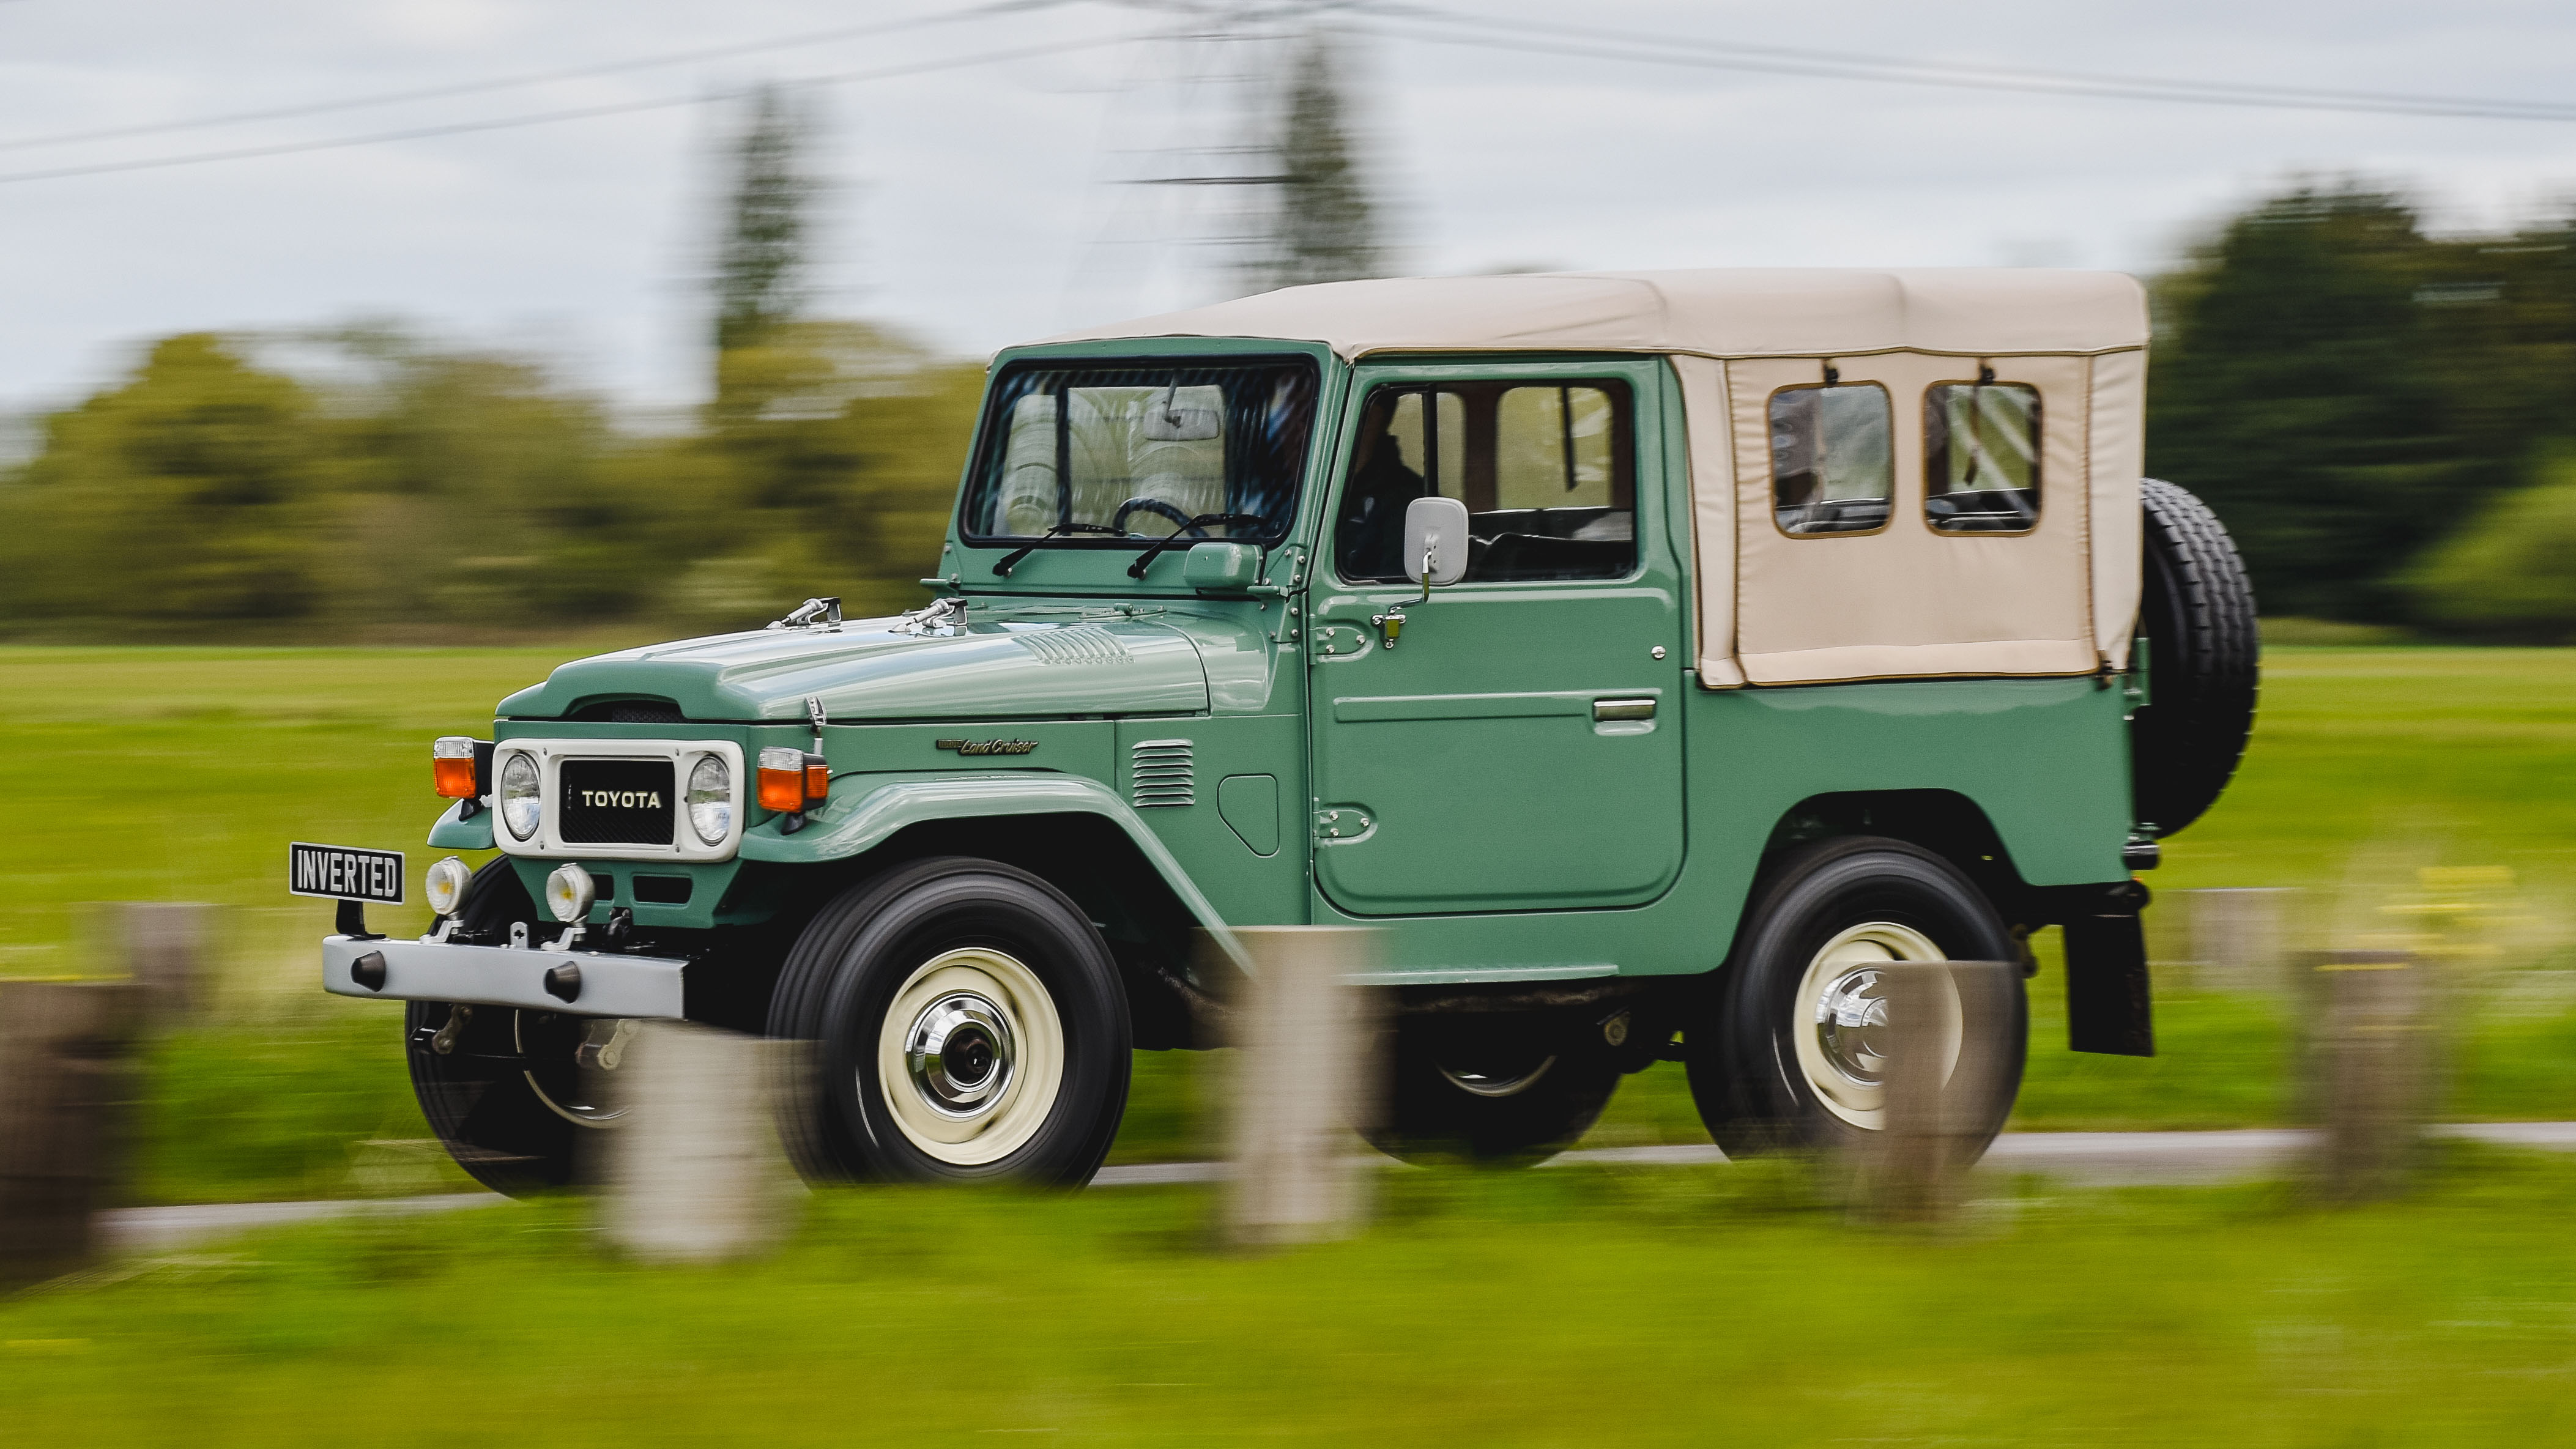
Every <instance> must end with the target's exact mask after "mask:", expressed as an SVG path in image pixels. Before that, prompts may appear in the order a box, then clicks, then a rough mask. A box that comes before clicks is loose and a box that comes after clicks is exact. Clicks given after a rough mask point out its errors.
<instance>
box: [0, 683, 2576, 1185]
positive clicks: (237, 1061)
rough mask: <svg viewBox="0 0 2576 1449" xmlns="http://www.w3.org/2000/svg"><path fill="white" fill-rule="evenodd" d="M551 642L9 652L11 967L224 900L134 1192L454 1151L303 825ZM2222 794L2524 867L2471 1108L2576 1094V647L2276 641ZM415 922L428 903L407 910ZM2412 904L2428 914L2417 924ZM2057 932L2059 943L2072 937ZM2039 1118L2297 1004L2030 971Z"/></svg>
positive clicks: (2125, 1095)
mask: <svg viewBox="0 0 2576 1449" xmlns="http://www.w3.org/2000/svg"><path fill="white" fill-rule="evenodd" d="M571 652H574V651H571V650H568V649H565V648H551V649H508V650H503V649H474V650H384V649H377V650H314V649H196V648H189V649H160V648H128V649H52V648H5V649H0V792H5V794H0V798H6V799H8V800H10V801H11V802H12V804H13V808H12V809H11V810H10V812H9V816H8V818H9V820H10V823H11V825H12V826H13V827H14V828H12V829H11V830H9V831H7V832H5V833H0V974H8V975H17V976H65V975H81V974H86V973H91V972H95V971H97V970H99V969H101V963H102V960H103V957H102V954H101V953H100V952H99V951H98V950H97V949H96V947H95V942H94V940H92V939H90V937H92V936H94V934H95V932H94V930H93V929H92V928H90V927H88V926H86V925H85V924H84V918H83V915H82V913H81V911H80V910H79V909H78V907H79V905H80V904H81V903H83V902H90V901H103V900H202V901H213V902H218V903H220V904H222V905H224V906H226V907H228V908H229V909H228V912H227V928H226V931H225V937H224V941H223V953H222V954H223V960H222V963H221V966H222V969H221V971H220V973H219V980H218V983H217V989H215V990H214V991H213V992H211V993H210V996H209V1000H208V1001H207V1003H206V1009H205V1012H204V1014H203V1017H202V1020H201V1021H200V1023H199V1024H197V1025H194V1026H192V1027H190V1028H189V1029H187V1030H183V1031H180V1032H177V1033H175V1034H173V1035H171V1036H169V1037H167V1038H166V1039H164V1040H163V1041H162V1042H160V1043H159V1044H158V1045H157V1046H156V1048H155V1049H154V1052H153V1055H152V1072H151V1076H150V1093H151V1100H150V1107H149V1110H148V1111H147V1112H146V1113H145V1114H144V1120H143V1123H142V1127H143V1141H142V1158H141V1175H140V1180H139V1183H138V1186H137V1192H138V1195H139V1196H140V1197H141V1198H142V1199H143V1200H147V1201H194V1200H223V1199H251V1198H268V1197H296V1196H316V1195H345V1194H357V1193H376V1192H403V1191H426V1190H431V1189H434V1188H435V1187H437V1186H440V1185H442V1184H451V1185H452V1184H454V1183H456V1182H458V1181H459V1180H460V1179H459V1178H458V1177H457V1175H456V1174H455V1173H454V1171H453V1169H452V1168H449V1167H447V1166H446V1165H445V1164H444V1163H443V1162H442V1161H440V1160H439V1159H438V1158H437V1157H436V1156H435V1155H434V1154H429V1153H424V1152H422V1151H420V1150H419V1148H418V1143H419V1141H420V1139H421V1138H423V1137H424V1136H425V1135H426V1131H425V1128H424V1127H423V1125H422V1124H421V1122H420V1120H419V1117H418V1115H417V1113H416V1112H415V1111H414V1110H413V1108H412V1105H411V1102H410V1093H409V1088H408V1086H407V1084H406V1083H405V1081H404V1078H403V1071H402V1063H401V1055H400V1050H399V1042H398V1040H397V1035H398V1030H397V1028H396V1026H395V1025H394V1020H395V1019H394V1016H393V1013H392V1012H391V1011H390V1010H389V1009H387V1008H384V1007H382V1006H376V1005H370V1004H367V1003H361V1002H349V1001H342V1000H338V999H335V998H326V997H324V996H322V995H321V994H320V993H319V991H318V990H316V989H315V987H314V986H313V973H314V966H313V949H312V943H313V942H314V941H315V940H316V939H317V938H318V937H319V936H321V935H322V934H323V933H324V932H326V931H327V930H328V929H329V920H330V908H329V906H328V905H327V903H323V902H317V901H296V900H293V899H292V898H290V897H288V896H286V895H285V894H284V892H283V888H282V882H283V872H284V867H285V844H286V842H287V841H288V840H290V839H318V840H330V841H339V842H345V843H351V844H374V845H385V846H394V847H402V848H408V849H412V850H415V851H417V850H419V849H420V847H419V845H418V841H419V840H420V837H421V834H422V832H423V831H425V830H426V828H427V826H428V822H429V821H430V820H431V819H432V818H433V817H434V815H435V813H436V803H435V802H434V800H433V799H432V797H431V796H430V794H429V791H428V771H427V768H426V758H425V757H426V755H427V748H426V747H427V742H428V741H429V739H430V738H432V737H433V736H435V735H439V734H444V733H464V734H480V733H481V732H482V731H483V730H484V728H485V727H486V726H487V725H488V723H489V720H490V710H491V707H492V704H493V702H494V701H496V700H498V699H499V698H500V697H501V696H502V695H504V694H506V693H508V692H509V691H510V690H512V689H515V688H517V687H519V686H520V685H523V684H526V683H529V682H532V681H534V680H536V679H538V678H540V677H542V676H543V674H544V672H545V671H546V670H547V669H548V668H549V667H551V666H552V665H553V664H554V663H556V662H558V661H560V660H561V659H563V658H565V657H567V656H568V654H569V653H571ZM2265 674H2266V677H2265V685H2264V703H2263V714H2262V722H2261V725H2260V728H2259V730H2258V732H2257V735H2256V740H2255V745H2254V748H2253V751H2252V753H2251V755H2250V756H2249V758H2248V761H2247V764H2246V767H2245V770H2244V772H2243V774H2242V775H2241V776H2240V778H2239V779H2238V781H2237V783H2236V785H2235V786H2234V788H2233V789H2232V790H2231V791H2230V793H2229V795H2228V797H2227V798H2226V799H2225V800H2224V801H2222V802H2221V804H2220V805H2219V807H2218V809H2217V810H2216V811H2215V812H2213V813H2212V815H2211V816H2210V817H2209V818H2208V819H2207V820H2205V821H2203V822H2202V823H2201V824H2199V825H2197V826H2195V827H2194V828H2193V829H2192V830H2190V831H2189V832H2187V833H2185V834H2184V835H2182V836H2181V837H2179V838H2178V839H2176V840H2175V841H2173V842H2172V843H2171V845H2170V847H2169V853H2168V864H2167V865H2166V866H2165V868H2164V869H2162V870H2160V871H2159V872H2157V873H2156V875H2155V876H2154V877H2152V882H2153V884H2154V885H2155V886H2156V888H2157V889H2159V890H2172V889H2178V888H2191V887H2200V886H2239V885H2296V886H2307V887H2312V888H2315V889H2316V891H2317V893H2318V895H2319V897H2320V899H2321V900H2322V901H2323V902H2324V904H2323V905H2322V906H2321V907H2320V910H2321V918H2320V925H2319V930H2320V931H2321V932H2328V933H2341V934H2343V935H2350V934H2353V933H2355V932H2368V931H2372V930H2386V929H2389V922H2388V921H2386V920H2384V919H2382V915H2383V914H2384V913H2383V910H2382V908H2383V907H2384V906H2385V905H2386V904H2388V903H2390V902H2395V901H2402V899H2404V898H2406V897H2407V895H2408V893H2409V892H2415V891H2418V889H2419V883H2420V878H2419V875H2418V872H2419V870H2420V869H2421V868H2422V867H2425V866H2437V867H2438V866H2451V867H2458V866H2468V867H2504V868H2506V869H2509V870H2510V871H2511V872H2512V873H2513V877H2512V879H2513V885H2512V886H2511V887H2510V888H2509V889H2506V890H2503V891H2501V892H2497V893H2496V894H2497V896H2498V901H2497V910H2496V911H2495V912H2494V913H2493V914H2494V915H2495V916H2496V918H2497V919H2498V920H2501V921H2506V922H2508V923H2509V929H2506V928H2501V927H2500V928H2498V929H2497V930H2496V931H2494V932H2493V933H2492V934H2493V936H2494V940H2493V941H2491V942H2488V944H2490V945H2492V946H2494V947H2495V950H2494V952H2493V953H2492V955H2491V956H2489V957H2487V958H2483V964H2482V965H2481V966H2480V969H2479V970H2478V971H2477V972H2476V973H2474V974H2475V977H2476V981H2477V983H2478V984H2477V985H2476V987H2475V989H2474V991H2473V992H2472V994H2471V999H2472V1001H2473V1002H2474V1003H2475V1004H2476V1007H2477V1009H2476V1011H2475V1012H2474V1013H2473V1015H2472V1018H2471V1022H2470V1026H2469V1029H2468V1030H2467V1031H2466V1033H2465V1035H2464V1037H2463V1039H2462V1041H2461V1044H2460V1048H2459V1052H2458V1056H2457V1059H2458V1062H2459V1066H2460V1083H2459V1087H2458V1090H2457V1093H2456V1095H2455V1100H2454V1102H2453V1110H2454V1111H2455V1112H2456V1113H2458V1114H2459V1115H2463V1116H2474V1117H2561V1116H2576V988H2571V987H2570V985H2569V983H2571V982H2576V970H2570V969H2567V968H2569V967H2571V966H2576V961H2571V960H2570V959H2567V957H2566V954H2565V943H2566V941H2567V940H2568V939H2569V936H2570V934H2571V932H2570V928H2569V923H2570V922H2571V921H2576V650H2516V649H2441V648H2296V649H2276V650H2273V651H2271V653H2270V654H2269V655H2268V656H2267V659H2266V666H2265ZM377 919H378V920H379V922H380V923H381V924H382V925H384V926H388V927H391V928H394V929H409V930H417V929H419V928H420V926H421V924H422V922H423V921H424V920H425V913H424V912H423V911H421V910H420V909H419V908H417V907H415V908H412V909H411V910H409V911H408V912H401V911H397V912H379V913H378V915H377ZM2400 924H2405V923H2403V922H2401V923H2400ZM2049 949H2050V948H2049V947H2048V945H2047V943H2045V942H2043V957H2044V958H2045V957H2047V956H2048V954H2049ZM2032 985H2033V997H2032V1004H2033V1011H2032V1019H2033V1043H2034V1049H2033V1051H2032V1055H2031V1067H2030V1074H2029V1080H2028V1082H2027V1085H2026V1087H2025V1090H2024V1094H2023V1099H2022V1110H2021V1115H2020V1118H2019V1122H2020V1125H2023V1126H2026V1127H2039V1128H2063V1127H2108V1126H2133V1127H2148V1126H2230V1125H2243V1124H2252V1123H2265V1122H2273V1121H2278V1120H2281V1119H2282V1117H2283V1114H2284V1113H2285V1111H2286V1110H2287V1102H2288V1096H2287V1091H2286V1082H2287V1080H2288V1073H2287V1069H2286V1068H2287V1062H2288V1037H2287V1030H2286V1028H2287V1021H2286V1018H2287V1012H2288V1007H2287V1005H2286V1004H2285V1003H2283V1002H2280V1001H2278V1000H2275V999H2269V998H2264V997H2260V996H2247V995H2229V994H2221V993H2215V992H2198V993H2195V992H2194V991H2192V990H2191V989H2190V988H2191V986H2192V983H2191V982H2190V981H2189V980H2188V979H2186V978H2184V977H2181V976H2174V977H2170V978H2168V979H2166V980H2164V981H2163V982H2161V983H2160V987H2159V989H2160V991H2161V993H2162V999H2161V1000H2160V1003H2159V1011H2158V1021H2157V1028H2158V1033H2159V1038H2160V1046H2161V1054H2160V1055H2159V1056H2157V1057H2155V1058H2153V1059H2150V1060H2133V1059H2125V1058H2107V1057H2077V1056H2072V1055H2070V1054H2068V1053H2066V1052H2064V1051H2063V1050H2060V1049H2058V1043H2060V1042H2062V1040H2063V1024H2062V1015H2061V1012H2060V1008H2059V996H2058V985H2057V982H2056V979H2055V972H2054V969H2053V967H2051V968H2050V969H2048V970H2046V971H2044V972H2043V974H2042V976H2041V977H2040V979H2039V980H2037V981H2035V982H2034V983H2033V984H2032ZM1205 1067H1206V1063H1205V1061H1204V1059H1202V1058H1199V1057H1196V1056H1194V1055H1191V1054H1185V1053H1142V1054H1140V1055H1139V1058H1138V1075H1137V1088H1136V1101H1135V1106H1134V1108H1133V1110H1132V1112H1131V1120H1130V1126H1129V1130H1128V1132H1127V1134H1126V1135H1125V1136H1124V1137H1123V1138H1122V1140H1121V1143H1120V1147H1119V1157H1120V1158H1122V1159H1127V1160H1134V1159H1138V1158H1151V1157H1156V1156H1169V1155H1174V1154H1186V1153H1190V1152H1193V1151H1195V1150H1197V1149H1198V1145H1199V1134H1200V1133H1201V1131H1202V1126H1201V1123H1202V1120H1203V1114H1201V1113H1199V1112H1198V1111H1197V1110H1196V1107H1195V1104H1196V1103H1197V1101H1198V1100H1199V1098H1200V1097H1201V1096H1202V1095H1203V1083H1202V1079H1203V1077H1204V1076H1205ZM1595 1138H1596V1140H1598V1141H1601V1142H1617V1143H1628V1142H1641V1141H1656V1140H1704V1138H1703V1137H1702V1135H1701V1133H1700V1131H1699V1128H1698V1125H1697V1122H1696V1120H1695V1118H1694V1117H1693V1116H1692V1114H1691V1110H1690V1104H1689V1100H1688V1095H1687V1093H1686V1091H1684V1090H1683V1087H1682V1083H1681V1081H1680V1076H1679V1072H1678V1069H1676V1068H1672V1067H1659V1068H1657V1069H1655V1070H1653V1071H1650V1072H1647V1073H1643V1074H1641V1075H1639V1076H1638V1077H1635V1078H1632V1079H1630V1081H1629V1082H1628V1083H1627V1085H1626V1086H1625V1087H1623V1089H1622V1091H1621V1093H1620V1096H1619V1097H1618V1099H1617V1100H1616V1101H1614V1103H1613V1104H1612V1107H1611V1110H1610V1113H1609V1114H1608V1116H1607V1117H1606V1118H1605V1119H1604V1121H1603V1123H1602V1125H1601V1126H1600V1127H1599V1128H1598V1129H1596V1133H1595Z"/></svg>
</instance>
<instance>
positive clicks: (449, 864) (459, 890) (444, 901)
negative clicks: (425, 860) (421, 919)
mask: <svg viewBox="0 0 2576 1449" xmlns="http://www.w3.org/2000/svg"><path fill="white" fill-rule="evenodd" d="M473 878H474V872H473V871H471V870H468V869H466V867H465V862H463V861H461V860H458V859H457V858H456V857H455V856H452V855H451V856H449V857H448V858H447V859H445V860H442V861H440V862H438V863H437V864H436V865H433V866H431V867H430V868H429V875H428V877H427V878H426V879H424V880H422V881H421V883H420V890H421V894H423V895H425V896H427V897H429V911H430V914H431V915H434V916H452V915H455V914H456V907H457V906H458V904H459V903H461V902H462V901H464V899H465V883H466V882H467V881H469V880H472V879H473Z"/></svg>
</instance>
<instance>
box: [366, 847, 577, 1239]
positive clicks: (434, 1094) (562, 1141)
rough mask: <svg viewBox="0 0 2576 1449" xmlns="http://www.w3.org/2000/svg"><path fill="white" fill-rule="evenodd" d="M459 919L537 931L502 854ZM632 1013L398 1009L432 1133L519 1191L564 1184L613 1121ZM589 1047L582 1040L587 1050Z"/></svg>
mask: <svg viewBox="0 0 2576 1449" xmlns="http://www.w3.org/2000/svg"><path fill="white" fill-rule="evenodd" d="M457 918H458V919H457V925H458V926H459V927H460V928H461V929H463V930H465V931H468V932H471V933H474V934H475V935H477V936H481V937H484V938H487V939H490V938H501V937H506V935H507V934H508V932H509V929H510V925H511V923H512V922H514V921H524V922H527V923H528V924H529V927H530V929H531V931H534V930H535V929H537V919H538V918H537V909H536V903H535V902H534V901H532V900H530V899H529V898H528V892H527V889H526V887H524V886H522V885H521V884H520V883H519V877H518V873H517V872H516V871H514V870H512V869H511V868H510V862H509V861H508V860H506V859H503V860H495V861H491V862H489V863H487V864H486V865H485V866H484V867H483V868H482V869H481V870H478V871H476V872H475V873H474V878H473V880H472V881H471V882H469V883H468V884H467V885H466V888H465V898H464V900H463V901H462V902H461V903H460V904H459V906H458V908H457ZM624 1025H625V1023H622V1022H619V1021H615V1020H611V1019H608V1018H604V1017H585V1016H572V1015H569V1014H566V1013H564V1012H556V1011H521V1010H517V1009H515V1008H512V1007H507V1006H466V1005H461V1004H457V1003H451V1002H445V1001H415V1002H411V1003H410V1004H409V1005H408V1007H407V1008H406V1009H405V1011H404V1013H403V1030H404V1035H405V1038H406V1042H407V1046H406V1050H405V1056H406V1057H407V1058H408V1059H409V1062H410V1066H411V1085H412V1095H413V1096H414V1097H415V1098H417V1099H418V1101H419V1102H420V1110H421V1115H422V1116H423V1117H426V1118H427V1119H429V1127H430V1130H431V1131H432V1132H435V1133H437V1134H438V1140H439V1141H440V1143H441V1144H443V1145H444V1146H445V1147H446V1148H447V1151H448V1155H449V1156H451V1157H453V1158H455V1159H456V1164H457V1165H458V1166H459V1167H462V1168H464V1169H465V1171H466V1172H467V1173H468V1174H469V1175H471V1176H472V1177H473V1178H474V1180H475V1181H477V1182H480V1183H482V1184H483V1185H484V1186H485V1187H488V1188H491V1189H492V1190H493V1191H495V1192H504V1193H509V1194H511V1195H513V1196H520V1195H525V1194H527V1193H531V1192H539V1191H543V1190H544V1189H547V1188H553V1187H562V1186H565V1185H567V1184H569V1183H571V1182H573V1181H575V1180H576V1179H577V1177H578V1175H579V1173H580V1171H581V1169H582V1166H583V1161H584V1159H585V1158H586V1157H587V1156H588V1155H589V1154H588V1153H587V1152H585V1151H584V1148H585V1147H586V1145H587V1143H586V1141H585V1139H586V1138H587V1137H588V1135H589V1134H590V1133H593V1132H598V1131H603V1130H606V1129H608V1128H610V1127H612V1126H614V1125H615V1124H616V1122H617V1120H618V1108H617V1107H616V1105H615V1104H614V1102H613V1101H612V1099H611V1095H610V1084H611V1082H612V1081H613V1079H614V1070H615V1063H616V1060H617V1050H616V1048H617V1047H618V1046H619V1045H620V1028H622V1027H623V1026H624ZM585 1048H587V1049H585Z"/></svg>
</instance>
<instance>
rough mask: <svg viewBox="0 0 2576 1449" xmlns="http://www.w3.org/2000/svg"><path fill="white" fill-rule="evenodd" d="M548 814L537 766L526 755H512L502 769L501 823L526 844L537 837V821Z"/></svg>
mask: <svg viewBox="0 0 2576 1449" xmlns="http://www.w3.org/2000/svg"><path fill="white" fill-rule="evenodd" d="M544 813H545V801H544V800H542V799H540V798H539V797H538V794H537V762H536V761H535V760H533V759H531V758H529V757H528V756H526V755H512V756H510V760H509V763H507V764H505V765H503V766H502V767H501V823H502V824H504V825H507V826H509V827H510V834H511V835H512V836H514V837H516V838H517V839H520V840H525V839H527V838H528V837H529V836H531V835H534V834H536V833H537V817H538V816H540V815H542V814H544Z"/></svg>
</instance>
